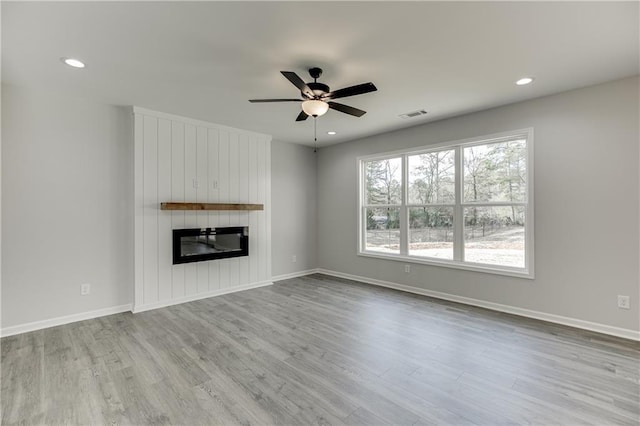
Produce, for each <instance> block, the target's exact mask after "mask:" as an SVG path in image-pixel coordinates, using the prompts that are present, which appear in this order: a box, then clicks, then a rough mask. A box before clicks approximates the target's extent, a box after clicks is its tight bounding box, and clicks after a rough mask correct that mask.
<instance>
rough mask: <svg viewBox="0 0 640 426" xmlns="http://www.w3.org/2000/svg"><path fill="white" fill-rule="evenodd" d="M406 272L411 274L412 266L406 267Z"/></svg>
mask: <svg viewBox="0 0 640 426" xmlns="http://www.w3.org/2000/svg"><path fill="white" fill-rule="evenodd" d="M404 271H405V272H406V273H407V274H409V273H411V265H404Z"/></svg>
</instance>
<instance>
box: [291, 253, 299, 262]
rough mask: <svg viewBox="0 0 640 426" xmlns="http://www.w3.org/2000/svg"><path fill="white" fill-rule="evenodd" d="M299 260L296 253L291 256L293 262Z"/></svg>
mask: <svg viewBox="0 0 640 426" xmlns="http://www.w3.org/2000/svg"><path fill="white" fill-rule="evenodd" d="M297 261H298V257H297V256H296V255H295V254H294V255H293V256H291V262H293V263H296V262H297Z"/></svg>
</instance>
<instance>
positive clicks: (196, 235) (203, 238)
mask: <svg viewBox="0 0 640 426" xmlns="http://www.w3.org/2000/svg"><path fill="white" fill-rule="evenodd" d="M240 256H249V227H248V226H232V227H226V228H192V229H174V230H173V264H174V265H177V264H180V263H190V262H202V261H205V260H213V259H227V258H230V257H240Z"/></svg>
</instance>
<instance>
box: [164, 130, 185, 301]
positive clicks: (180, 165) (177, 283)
mask: <svg viewBox="0 0 640 426" xmlns="http://www.w3.org/2000/svg"><path fill="white" fill-rule="evenodd" d="M184 131H185V130H184V123H181V122H178V121H172V122H171V200H172V201H182V202H184V201H185V198H184ZM161 201H162V200H161ZM184 215H185V212H183V211H172V212H171V229H183V228H184V227H185V226H184ZM162 232H165V231H162ZM172 259H173V258H172ZM172 261H173V260H172ZM171 271H172V284H173V291H172V297H173V298H177V297H184V296H185V295H186V293H185V288H184V273H185V271H184V264H180V265H172V267H171Z"/></svg>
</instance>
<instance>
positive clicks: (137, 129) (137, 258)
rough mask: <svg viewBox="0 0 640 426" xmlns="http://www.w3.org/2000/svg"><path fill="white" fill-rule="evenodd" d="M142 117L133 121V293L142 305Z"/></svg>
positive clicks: (137, 117) (136, 117) (138, 116)
mask: <svg viewBox="0 0 640 426" xmlns="http://www.w3.org/2000/svg"><path fill="white" fill-rule="evenodd" d="M143 121H144V116H142V115H140V114H136V115H135V116H134V120H133V129H134V130H133V139H134V148H133V149H134V152H133V157H134V175H133V178H134V199H135V204H136V205H135V215H134V217H135V221H134V252H133V253H134V254H133V259H134V260H133V261H134V265H135V268H134V269H135V271H134V287H135V288H134V293H133V298H134V300H135V302H136V303H137V304H143V303H144V293H143V291H144V268H143V267H142V266H141V265H143V264H144V133H143V132H144V125H143Z"/></svg>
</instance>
